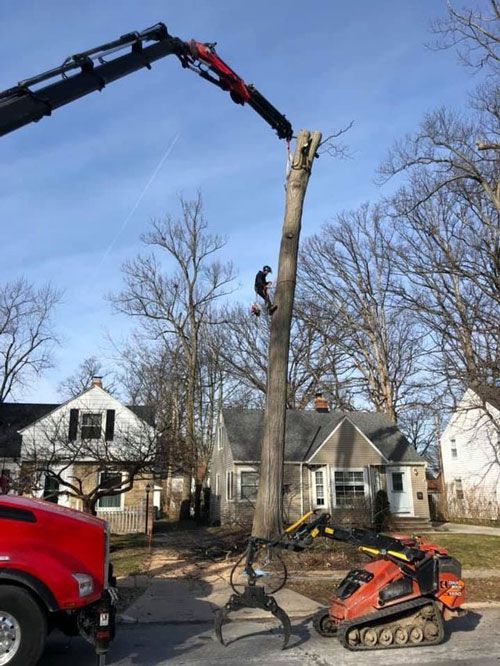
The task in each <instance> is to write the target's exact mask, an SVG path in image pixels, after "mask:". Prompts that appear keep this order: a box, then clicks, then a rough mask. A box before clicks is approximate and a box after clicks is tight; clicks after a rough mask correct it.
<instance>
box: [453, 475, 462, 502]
mask: <svg viewBox="0 0 500 666" xmlns="http://www.w3.org/2000/svg"><path fill="white" fill-rule="evenodd" d="M455 494H456V496H457V499H458V500H463V498H464V489H463V487H462V479H455Z"/></svg>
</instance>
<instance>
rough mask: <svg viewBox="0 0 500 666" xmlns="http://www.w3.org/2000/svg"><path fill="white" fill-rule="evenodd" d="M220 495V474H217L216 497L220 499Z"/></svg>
mask: <svg viewBox="0 0 500 666" xmlns="http://www.w3.org/2000/svg"><path fill="white" fill-rule="evenodd" d="M219 495H220V474H219V472H217V474H216V475H215V496H216V497H219Z"/></svg>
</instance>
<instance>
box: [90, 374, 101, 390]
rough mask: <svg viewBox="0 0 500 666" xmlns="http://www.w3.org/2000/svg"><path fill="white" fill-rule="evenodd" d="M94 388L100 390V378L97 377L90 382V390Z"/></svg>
mask: <svg viewBox="0 0 500 666" xmlns="http://www.w3.org/2000/svg"><path fill="white" fill-rule="evenodd" d="M94 386H98V387H99V388H102V377H98V376H97V375H96V376H94V377H92V379H91V381H90V388H94Z"/></svg>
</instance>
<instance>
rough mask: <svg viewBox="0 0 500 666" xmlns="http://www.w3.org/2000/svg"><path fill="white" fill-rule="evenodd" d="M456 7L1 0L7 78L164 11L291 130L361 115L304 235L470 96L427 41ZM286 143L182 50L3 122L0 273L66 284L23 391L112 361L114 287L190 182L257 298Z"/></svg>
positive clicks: (361, 193)
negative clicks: (209, 46)
mask: <svg viewBox="0 0 500 666" xmlns="http://www.w3.org/2000/svg"><path fill="white" fill-rule="evenodd" d="M444 12H445V2H444V0H382V1H380V2H373V1H372V0H358V1H357V2H352V3H351V2H345V1H344V0H329V1H325V0H322V1H319V0H311V1H310V2H308V3H307V4H306V3H302V2H300V3H299V2H298V1H296V0H273V2H269V1H266V0H253V2H248V0H199V1H195V0H183V1H180V0H178V1H177V2H174V1H170V2H168V1H165V0H163V1H161V0H147V1H145V0H142V1H139V0H134V1H132V0H120V1H118V0H107V1H106V2H97V1H96V0H91V1H90V2H89V1H88V0H85V1H84V0H71V2H68V1H67V0H44V1H43V2H40V1H39V0H15V2H14V0H4V2H2V3H0V24H1V25H2V28H3V29H2V40H1V41H0V63H1V68H0V89H4V88H8V87H10V86H12V85H14V84H15V83H16V82H17V81H19V80H21V79H23V78H27V77H29V76H32V75H34V74H37V73H39V72H42V71H44V70H46V69H49V68H51V67H53V66H56V65H58V64H60V63H61V62H62V61H63V60H64V59H65V58H66V57H67V56H69V55H71V54H73V53H77V52H79V51H82V50H86V49H88V48H91V47H93V46H96V45H98V44H100V43H103V42H106V41H110V40H112V39H115V38H116V37H118V36H120V35H121V34H124V33H126V32H129V31H131V30H141V29H144V28H146V27H148V26H150V25H152V24H154V23H156V22H158V21H163V22H164V23H166V24H167V26H168V28H169V32H170V33H171V34H173V35H176V36H178V37H180V38H183V39H190V38H195V39H197V40H198V41H217V42H218V46H217V51H218V53H219V55H220V56H221V57H222V58H223V59H224V60H226V62H227V63H228V64H229V65H230V66H231V67H232V68H233V69H234V70H235V71H236V72H237V73H238V74H240V75H241V76H242V77H243V78H244V79H245V80H246V81H247V82H253V83H254V84H255V85H256V87H257V88H258V89H259V90H260V92H261V93H262V94H264V95H265V96H266V97H267V98H268V99H269V100H270V101H271V102H272V103H273V104H274V105H275V106H276V107H277V108H278V109H279V110H280V111H281V112H283V113H285V114H286V115H287V117H288V118H289V119H290V120H291V121H292V124H293V126H294V129H295V130H298V129H300V128H301V127H306V128H308V129H319V130H321V131H322V132H323V133H324V134H325V135H326V134H329V133H331V132H333V131H334V130H336V129H338V128H340V127H343V126H345V125H347V124H348V123H349V122H350V121H351V120H353V121H354V126H353V129H352V130H351V131H350V132H349V134H348V135H347V136H346V138H345V140H346V142H347V143H348V144H349V146H350V151H351V154H352V159H349V160H345V161H335V160H333V159H331V158H329V157H326V156H325V157H322V158H321V159H320V160H319V161H318V162H317V163H316V165H315V171H314V174H313V178H312V179H311V182H310V186H309V191H308V195H307V200H306V206H305V212H304V218H303V235H304V236H306V235H308V234H311V233H314V232H316V231H318V230H319V228H320V226H321V224H322V223H323V222H325V221H326V220H329V219H331V218H332V217H333V216H334V215H335V214H336V213H338V212H339V211H341V210H343V209H346V208H354V207H357V206H358V205H360V204H361V203H363V202H364V201H367V200H374V199H376V198H378V197H379V196H381V194H383V193H386V192H387V191H388V190H387V189H382V190H380V189H379V188H378V187H377V186H376V185H375V184H374V171H375V168H376V166H377V164H378V163H379V162H380V161H381V159H382V158H383V157H384V155H385V153H386V151H387V149H388V147H389V146H390V145H391V143H392V142H393V141H394V140H395V139H397V138H399V137H401V136H402V135H404V134H405V133H407V132H411V131H412V130H413V129H414V128H415V127H416V125H417V124H418V122H419V120H420V119H421V118H422V116H423V114H424V113H425V112H426V111H429V110H430V109H432V108H434V107H436V106H440V105H443V104H446V105H448V106H451V107H457V106H462V105H463V104H464V103H465V101H466V97H467V91H468V89H470V87H471V85H472V82H471V79H470V75H469V74H468V72H467V71H466V70H464V68H463V67H461V66H460V64H459V63H458V61H457V58H456V56H455V54H454V53H453V52H451V51H450V52H432V51H429V50H428V49H426V47H425V42H426V41H429V39H430V35H429V33H428V25H429V22H430V21H431V20H432V19H433V18H436V17H437V16H440V15H442V14H443V13H444ZM169 149H170V153H169V155H168V157H167V158H166V159H165V161H164V163H163V165H162V168H161V169H160V170H159V172H158V174H157V176H156V178H155V179H154V180H153V182H152V183H151V185H150V187H149V188H148V189H147V191H146V193H145V194H144V196H143V197H142V199H141V201H140V203H139V205H137V207H136V208H135V210H134V211H133V209H134V206H135V205H136V204H137V201H138V198H139V197H140V196H141V193H143V191H144V187H145V186H146V184H147V183H148V181H150V179H151V176H152V174H153V173H154V171H155V169H156V168H157V166H158V164H159V162H160V160H161V159H162V157H164V155H165V153H166V152H167V151H168V150H169ZM285 158H286V155H285V147H284V144H283V142H280V141H279V140H278V139H277V137H276V136H275V135H274V133H273V132H272V130H271V129H270V128H269V127H268V126H267V125H266V123H265V122H264V121H263V120H262V119H261V118H260V117H259V116H258V115H257V114H255V113H254V112H253V111H252V110H251V109H250V108H247V107H245V108H242V107H239V106H236V105H234V104H233V103H232V102H231V100H230V99H229V97H228V96H227V95H226V94H224V93H222V92H221V91H220V90H218V89H217V88H216V87H215V86H211V85H210V84H208V83H206V82H205V81H203V80H202V79H200V78H198V77H196V76H195V75H194V74H192V73H190V72H188V71H185V70H183V69H182V68H181V67H180V64H179V62H178V61H177V59H176V58H175V57H168V58H165V59H164V60H161V61H159V62H157V63H156V64H155V65H153V69H152V70H151V71H146V70H144V71H141V72H138V73H135V74H133V75H131V76H129V77H126V78H124V79H122V80H120V81H118V82H115V83H114V84H111V85H110V86H109V87H108V88H106V89H105V90H104V91H103V92H101V93H93V94H91V95H89V96H87V97H86V98H83V99H81V100H79V101H77V102H74V103H73V104H70V105H68V106H66V107H64V108H61V109H59V110H58V111H56V112H55V113H54V114H53V116H52V117H51V118H47V119H44V120H42V121H41V122H39V123H37V124H32V125H30V126H27V127H25V128H22V129H21V130H18V131H17V132H14V133H12V134H10V135H7V136H6V137H3V138H2V139H1V140H0V210H1V224H2V230H3V233H2V239H3V243H2V250H3V251H2V262H1V264H0V282H4V281H6V280H12V279H15V278H16V277H19V276H20V275H24V276H26V277H27V279H28V280H30V281H32V282H34V283H41V282H45V281H51V282H52V283H53V284H55V285H57V286H59V287H60V288H62V289H63V290H64V292H65V296H64V301H63V303H62V304H61V305H60V307H59V308H58V311H57V315H56V325H57V329H58V332H59V334H60V336H61V338H62V345H61V347H60V348H59V349H58V351H57V355H56V367H55V368H54V369H53V370H51V371H50V372H48V373H46V374H45V375H44V376H43V377H42V378H40V379H37V380H34V381H33V383H32V385H31V386H30V387H29V389H28V390H27V391H26V392H25V393H24V394H18V395H16V396H15V397H16V398H18V399H24V400H32V401H36V402H44V401H52V400H57V399H58V395H57V391H56V387H57V384H58V383H59V381H60V380H61V379H63V378H64V377H66V376H67V375H68V374H70V373H71V372H73V370H74V369H75V368H76V366H77V365H78V364H79V363H80V362H81V361H82V360H83V358H85V357H86V356H90V355H95V356H98V357H101V358H102V359H103V361H105V360H106V356H107V355H108V354H109V345H108V344H107V342H106V337H107V335H108V334H111V335H112V336H113V337H114V338H119V337H121V336H124V335H126V333H127V330H128V328H129V322H128V321H127V320H125V319H124V318H122V317H119V316H117V315H114V314H112V312H111V308H110V306H109V304H108V303H107V301H106V299H105V296H106V294H108V293H109V292H111V291H116V290H117V289H119V288H120V285H121V273H120V266H121V264H122V262H123V261H124V260H125V259H127V258H131V257H133V256H135V254H137V252H138V251H139V249H140V243H139V235H140V234H141V233H142V232H143V231H145V230H146V229H147V227H148V224H149V222H150V220H151V219H153V218H157V217H161V216H162V215H163V214H165V213H167V212H169V213H175V212H176V210H177V196H178V194H179V193H182V194H183V195H184V196H186V197H190V196H192V195H194V193H195V192H196V190H197V189H201V191H202V193H203V197H204V201H205V212H206V216H207V219H208V222H209V225H210V229H211V230H212V231H214V232H217V233H222V234H225V235H226V236H227V239H228V242H227V245H226V247H225V249H224V251H223V256H224V257H226V258H227V259H231V260H233V261H234V263H235V264H236V266H237V268H238V270H239V278H238V285H240V286H239V288H238V290H237V292H236V294H235V298H237V299H239V300H242V301H243V302H247V303H250V301H251V298H252V282H253V276H254V274H255V272H256V270H257V269H258V268H259V267H260V266H261V265H262V264H264V263H268V264H271V265H272V266H276V265H277V255H278V249H279V238H280V231H281V223H282V216H283V203H284V189H283V182H284V173H285ZM132 211H133V214H131V213H132ZM125 220H127V223H126V225H125V226H124V222H125Z"/></svg>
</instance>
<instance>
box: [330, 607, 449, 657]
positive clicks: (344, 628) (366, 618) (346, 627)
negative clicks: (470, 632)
mask: <svg viewBox="0 0 500 666" xmlns="http://www.w3.org/2000/svg"><path fill="white" fill-rule="evenodd" d="M428 605H432V606H433V608H434V613H435V614H436V618H437V620H438V626H439V633H438V635H437V636H436V638H435V639H434V640H432V641H429V640H426V639H425V638H424V640H423V641H422V642H421V643H410V642H409V641H408V643H405V644H404V645H396V644H395V643H392V644H391V645H380V644H379V643H377V644H376V645H374V646H373V647H370V646H369V645H349V643H348V642H347V633H348V632H349V631H350V630H351V629H354V628H360V627H362V628H365V627H364V626H363V625H366V628H368V627H369V626H370V623H371V622H373V623H374V625H376V626H377V629H381V628H382V627H383V624H380V625H379V620H381V619H383V618H384V617H387V618H391V617H392V619H391V623H392V622H397V617H396V616H398V615H402V614H404V613H405V611H408V610H416V609H418V608H421V607H424V606H428ZM337 636H338V639H339V642H340V643H341V644H342V645H343V646H344V647H345V648H347V649H348V650H351V652H366V651H367V650H391V649H396V648H407V647H426V646H430V645H439V643H441V642H442V641H443V639H444V626H443V618H442V616H441V612H440V610H439V606H438V605H437V604H436V602H435V601H434V600H432V599H428V598H426V597H421V598H420V599H412V600H411V601H407V602H405V603H402V604H397V605H395V606H391V607H390V608H385V609H384V610H379V611H376V612H375V613H370V614H369V615H363V616H362V617H360V618H358V619H356V620H352V621H351V622H346V623H342V624H341V625H340V627H339V631H338V634H337Z"/></svg>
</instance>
